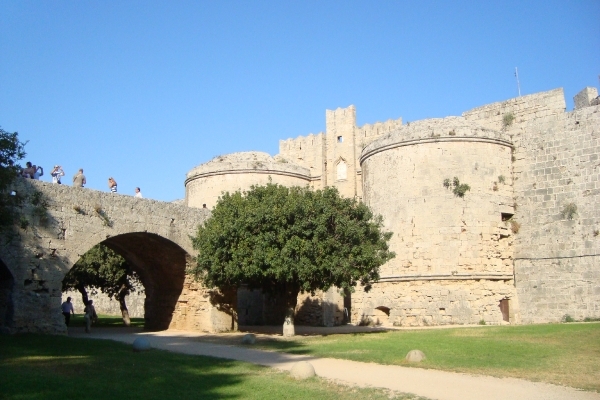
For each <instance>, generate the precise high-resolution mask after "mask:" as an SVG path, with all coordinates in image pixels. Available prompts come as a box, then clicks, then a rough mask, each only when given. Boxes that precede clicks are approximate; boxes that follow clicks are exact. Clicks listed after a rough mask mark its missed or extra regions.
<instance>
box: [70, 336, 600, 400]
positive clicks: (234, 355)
mask: <svg viewBox="0 0 600 400" xmlns="http://www.w3.org/2000/svg"><path fill="white" fill-rule="evenodd" d="M265 333H268V332H265ZM297 333H298V334H308V331H307V332H302V331H300V332H297ZM328 333H332V332H328ZM312 334H319V333H318V332H312ZM242 335H243V333H238V334H226V335H223V336H225V337H223V336H221V335H218V336H219V337H221V338H222V339H225V340H226V341H230V342H231V343H240V342H241V336H242ZM259 335H260V334H259ZM69 336H72V337H87V338H94V339H110V340H116V341H120V342H125V343H133V341H134V340H135V339H136V338H137V337H139V336H144V337H146V338H147V339H148V340H149V341H150V344H151V346H152V347H153V348H157V349H163V350H168V351H173V352H178V353H184V354H192V355H204V356H211V357H219V358H226V359H231V360H239V361H246V362H250V363H253V364H259V365H264V366H267V367H271V368H277V369H279V370H282V371H289V370H290V369H291V367H292V366H293V365H294V364H295V363H296V362H298V361H308V362H310V363H311V364H312V365H313V367H314V368H315V371H316V373H317V375H318V376H320V377H323V378H326V379H331V380H334V381H336V382H338V383H341V384H346V385H357V386H369V387H378V388H387V389H390V390H393V391H396V392H403V393H413V394H416V395H419V396H424V397H427V398H430V399H439V400H481V399H485V400H508V399H510V400H567V399H568V400H571V399H572V400H600V394H599V393H593V392H585V391H581V390H577V389H573V388H568V387H563V386H557V385H552V384H548V383H540V382H530V381H525V380H521V379H515V378H494V377H489V376H475V375H468V374H460V373H454V372H444V371H436V370H429V369H422V368H407V367H400V366H393V365H379V364H374V363H362V362H357V361H349V360H338V359H333V358H317V357H310V356H301V355H292V354H285V353H278V352H271V351H262V350H254V349H252V348H250V347H241V346H233V345H225V344H218V343H217V341H216V340H214V339H215V337H216V336H217V335H210V334H203V333H199V332H189V331H176V330H169V331H162V332H141V331H139V330H128V331H124V330H123V329H105V328H102V329H95V330H94V331H93V332H92V333H91V334H86V333H84V332H83V329H78V328H72V329H71V330H70V332H69ZM218 342H220V343H223V340H219V341H218Z"/></svg>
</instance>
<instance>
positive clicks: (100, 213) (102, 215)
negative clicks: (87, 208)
mask: <svg viewBox="0 0 600 400" xmlns="http://www.w3.org/2000/svg"><path fill="white" fill-rule="evenodd" d="M94 211H96V215H97V216H98V218H100V219H101V220H102V224H103V225H104V226H108V227H110V226H112V222H111V221H110V219H109V218H108V215H106V212H105V211H104V210H103V209H102V207H101V206H100V205H99V204H96V205H95V206H94Z"/></svg>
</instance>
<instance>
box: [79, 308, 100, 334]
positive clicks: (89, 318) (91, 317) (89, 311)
mask: <svg viewBox="0 0 600 400" xmlns="http://www.w3.org/2000/svg"><path fill="white" fill-rule="evenodd" d="M84 311H85V315H84V316H83V319H84V320H85V332H86V333H90V332H91V331H92V323H95V322H97V321H98V314H96V309H95V308H94V300H88V303H87V306H85V309H84Z"/></svg>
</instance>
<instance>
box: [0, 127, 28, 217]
mask: <svg viewBox="0 0 600 400" xmlns="http://www.w3.org/2000/svg"><path fill="white" fill-rule="evenodd" d="M24 146H25V145H24V144H23V143H21V142H20V141H19V136H18V133H17V132H12V133H11V132H6V131H5V130H4V129H2V128H0V228H6V227H7V226H9V225H12V223H13V220H14V212H13V210H12V206H13V205H14V199H13V196H11V194H10V190H9V187H10V185H11V184H12V183H13V182H14V180H15V179H16V178H17V176H18V175H19V172H20V170H21V167H20V166H19V165H18V162H19V160H20V159H22V158H23V157H25V150H24Z"/></svg>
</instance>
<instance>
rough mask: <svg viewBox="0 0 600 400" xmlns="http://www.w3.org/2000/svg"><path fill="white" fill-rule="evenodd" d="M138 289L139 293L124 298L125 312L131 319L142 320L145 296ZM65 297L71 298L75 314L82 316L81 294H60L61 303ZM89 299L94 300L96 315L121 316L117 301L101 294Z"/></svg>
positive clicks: (73, 292)
mask: <svg viewBox="0 0 600 400" xmlns="http://www.w3.org/2000/svg"><path fill="white" fill-rule="evenodd" d="M139 289H140V290H141V293H140V292H138V291H136V292H134V293H131V294H129V295H128V296H127V297H126V298H125V301H126V304H127V311H128V312H129V316H130V317H131V318H144V303H145V300H146V295H145V294H144V293H143V290H144V287H143V286H141V287H140V288H139ZM67 297H71V299H72V300H71V302H72V303H73V309H74V311H75V313H76V314H83V309H84V307H85V305H84V304H83V301H82V300H81V293H79V292H78V291H75V290H69V291H66V292H64V293H63V294H62V301H63V302H64V301H66V300H67ZM90 299H92V300H94V308H95V309H96V312H97V313H98V314H105V315H116V316H120V315H121V307H120V305H119V301H118V300H115V299H111V298H110V297H108V296H107V295H105V294H104V293H102V292H99V293H97V294H95V295H93V296H90Z"/></svg>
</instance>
